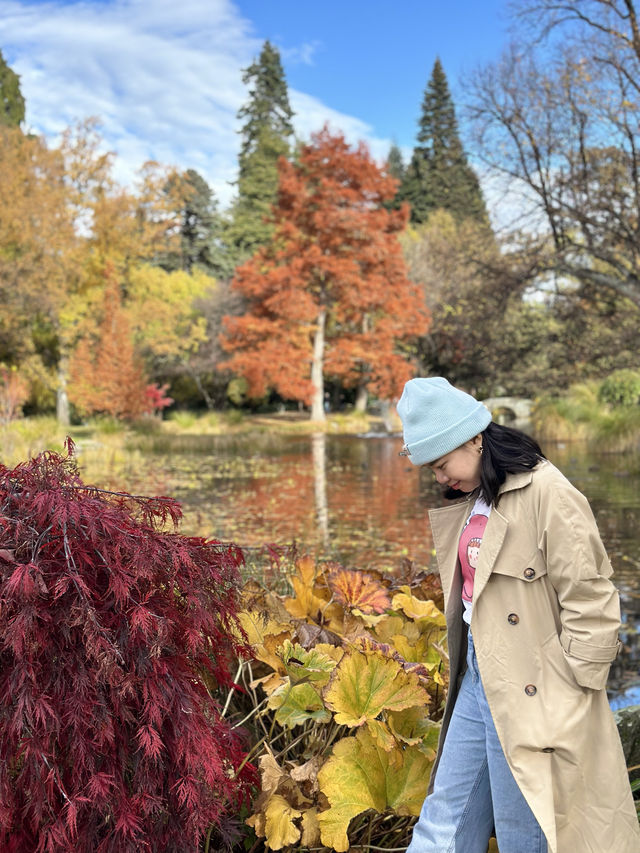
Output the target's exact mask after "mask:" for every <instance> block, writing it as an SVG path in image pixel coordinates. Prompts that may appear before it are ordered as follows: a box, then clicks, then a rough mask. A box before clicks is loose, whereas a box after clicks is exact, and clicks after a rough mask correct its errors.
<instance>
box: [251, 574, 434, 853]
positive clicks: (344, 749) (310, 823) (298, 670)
mask: <svg viewBox="0 0 640 853" xmlns="http://www.w3.org/2000/svg"><path fill="white" fill-rule="evenodd" d="M291 585H292V594H291V595H277V594H276V593H274V592H273V591H271V590H268V589H265V588H264V586H261V585H260V584H258V583H257V582H255V581H251V582H249V583H247V584H246V586H245V589H244V604H245V610H244V611H243V612H242V613H241V614H240V621H241V623H242V626H243V628H244V630H245V632H246V636H247V638H248V639H249V642H250V643H251V646H252V651H253V656H254V659H253V660H252V661H247V662H245V663H244V664H243V669H244V673H243V678H244V683H245V686H246V693H245V694H244V700H245V703H246V701H247V700H248V699H252V706H251V707H250V708H249V709H247V707H246V706H245V708H244V709H242V708H238V709H237V710H236V713H237V714H238V719H239V720H240V719H241V717H240V714H241V713H242V714H243V718H242V720H243V722H244V723H246V722H247V721H248V720H252V721H253V726H254V730H255V732H256V736H257V739H256V742H255V744H254V747H253V749H252V753H251V754H252V756H253V757H255V758H257V759H258V764H259V768H260V775H261V791H260V793H259V796H258V797H257V799H256V800H255V802H254V803H253V808H252V812H253V813H252V815H251V816H250V817H249V818H248V820H247V823H248V825H249V826H250V827H251V828H252V829H253V832H254V834H255V839H254V840H253V843H252V844H250V849H251V851H258V850H264V849H265V848H266V849H268V850H286V851H305V850H326V851H338V853H341V851H347V850H356V849H357V850H362V851H367V850H382V849H398V848H401V849H403V845H404V846H406V844H407V843H408V840H409V838H410V834H411V827H412V825H413V823H414V821H415V817H416V815H418V814H419V811H420V807H421V805H422V801H423V799H424V797H425V794H426V790H427V785H428V782H429V776H430V772H431V767H432V764H433V760H434V758H435V751H436V746H437V740H438V735H439V730H440V723H439V721H440V718H441V716H442V711H443V702H444V697H445V691H446V688H447V680H448V658H447V652H446V645H445V643H446V641H445V619H444V615H443V613H442V611H441V609H440V608H441V606H442V590H441V587H440V584H439V581H438V579H437V578H436V577H435V576H434V575H430V574H425V573H421V572H418V571H416V570H415V568H414V567H412V566H411V565H406V566H404V567H403V570H400V571H398V572H397V573H393V572H388V573H384V574H383V573H378V572H372V571H357V570H349V569H345V568H343V567H342V566H340V565H337V564H335V563H332V564H327V565H320V564H316V562H315V561H314V560H313V559H311V558H310V557H302V558H300V559H298V560H297V563H296V565H295V571H294V573H293V575H292V578H291Z"/></svg>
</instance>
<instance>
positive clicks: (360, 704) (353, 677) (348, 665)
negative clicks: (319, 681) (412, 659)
mask: <svg viewBox="0 0 640 853" xmlns="http://www.w3.org/2000/svg"><path fill="white" fill-rule="evenodd" d="M323 695H324V700H325V704H326V705H327V707H328V708H330V709H331V710H332V711H334V712H335V721H336V722H337V723H339V724H340V725H346V726H359V725H362V723H364V722H365V720H374V719H375V718H376V717H377V716H378V714H380V713H381V712H382V711H383V710H401V709H402V708H410V707H411V706H412V705H426V704H427V703H428V702H429V695H428V694H427V692H426V690H425V689H424V688H423V687H422V686H421V685H420V682H419V680H418V677H417V676H416V675H413V674H412V673H408V672H405V671H404V670H403V668H402V666H401V664H400V663H399V662H398V661H396V660H394V659H393V658H389V657H386V656H385V655H384V654H383V653H382V652H381V651H377V650H376V651H367V652H366V653H365V652H359V651H356V650H355V649H352V650H351V651H350V652H349V653H347V654H345V656H344V657H343V658H342V660H341V661H340V663H339V664H338V666H337V667H336V668H335V670H334V671H333V675H332V676H331V680H330V681H329V684H328V685H327V687H325V689H324V691H323Z"/></svg>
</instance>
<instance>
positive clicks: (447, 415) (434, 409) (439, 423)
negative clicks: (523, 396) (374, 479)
mask: <svg viewBox="0 0 640 853" xmlns="http://www.w3.org/2000/svg"><path fill="white" fill-rule="evenodd" d="M397 408H398V414H399V415H400V419H401V421H402V429H403V432H404V453H405V455H406V456H408V457H409V459H410V461H411V462H412V463H413V464H414V465H424V464H425V463H427V462H433V461H435V460H436V459H439V458H440V457H441V456H444V455H445V454H446V453H451V451H452V450H455V449H456V447H460V445H461V444H464V443H465V441H469V440H470V439H472V438H473V437H474V436H476V435H478V433H480V432H482V430H483V429H485V428H486V427H487V426H488V424H489V423H490V422H491V412H490V411H489V409H487V407H486V406H485V405H484V403H480V402H478V400H476V399H475V397H472V396H471V394H467V393H466V392H465V391H461V390H460V389H459V388H454V387H453V385H451V384H450V383H449V382H448V381H447V380H446V379H444V377H442V376H432V377H430V378H428V379H410V380H409V381H408V382H407V383H406V385H405V386H404V391H403V392H402V397H400V400H399V401H398V406H397Z"/></svg>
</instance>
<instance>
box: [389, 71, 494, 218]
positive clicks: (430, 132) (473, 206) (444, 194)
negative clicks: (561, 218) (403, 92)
mask: <svg viewBox="0 0 640 853" xmlns="http://www.w3.org/2000/svg"><path fill="white" fill-rule="evenodd" d="M417 140H418V144H417V145H416V147H415V148H414V149H413V156H412V158H411V162H410V163H409V165H408V167H407V170H406V172H405V176H404V180H403V183H402V187H401V191H400V197H401V199H402V200H403V201H408V202H409V204H410V205H411V221H412V222H413V223H416V224H418V223H421V222H425V221H426V220H427V219H428V217H429V214H430V213H431V212H432V211H433V210H437V209H439V208H441V209H444V210H447V211H449V212H450V213H451V215H452V216H453V217H454V218H455V219H456V220H461V219H465V218H472V219H475V220H477V221H480V222H488V216H487V210H486V207H485V204H484V199H483V197H482V191H481V189H480V184H479V182H478V178H477V176H476V174H475V172H474V171H473V169H472V168H471V166H469V164H468V162H467V158H466V155H465V153H464V149H463V147H462V143H461V141H460V136H459V133H458V122H457V120H456V115H455V109H454V105H453V100H452V99H451V93H450V92H449V85H448V83H447V78H446V76H445V73H444V70H443V68H442V65H441V63H440V60H439V59H436V61H435V63H434V66H433V71H432V73H431V78H430V80H429V82H428V84H427V88H426V90H425V93H424V98H423V100H422V114H421V117H420V121H419V131H418V137H417Z"/></svg>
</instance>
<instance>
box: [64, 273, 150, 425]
mask: <svg viewBox="0 0 640 853" xmlns="http://www.w3.org/2000/svg"><path fill="white" fill-rule="evenodd" d="M104 275H105V278H106V285H105V290H104V302H103V307H102V320H101V323H100V326H99V328H98V329H97V331H96V334H95V336H92V337H93V339H92V338H91V337H83V338H82V339H81V340H80V342H79V344H78V346H77V347H76V350H75V352H74V353H73V356H72V358H71V364H70V370H69V373H70V384H69V399H70V400H71V402H72V403H73V404H74V405H75V406H76V408H77V409H78V411H79V412H81V413H82V414H97V413H100V414H107V415H111V416H112V417H115V418H134V417H137V416H138V415H141V414H143V413H145V412H147V411H148V410H149V397H148V391H147V389H148V384H147V380H146V378H145V374H144V369H143V367H142V364H141V362H140V360H139V359H138V358H137V357H136V354H135V352H134V348H133V341H132V334H131V327H130V326H129V322H128V320H127V317H126V315H125V313H124V311H123V308H122V300H121V296H120V285H119V283H118V281H117V279H116V276H115V272H114V269H113V266H112V265H108V266H107V268H106V270H105V273H104Z"/></svg>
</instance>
